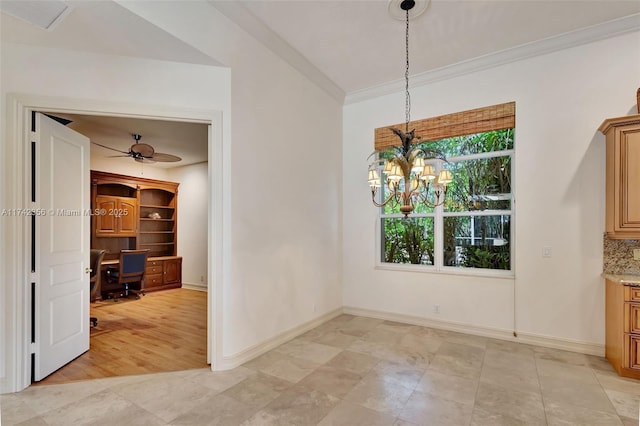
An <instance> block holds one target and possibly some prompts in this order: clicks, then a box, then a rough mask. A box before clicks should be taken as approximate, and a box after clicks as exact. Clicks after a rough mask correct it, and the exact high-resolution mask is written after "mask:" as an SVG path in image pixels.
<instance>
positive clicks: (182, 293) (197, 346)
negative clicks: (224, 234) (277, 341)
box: [39, 288, 207, 385]
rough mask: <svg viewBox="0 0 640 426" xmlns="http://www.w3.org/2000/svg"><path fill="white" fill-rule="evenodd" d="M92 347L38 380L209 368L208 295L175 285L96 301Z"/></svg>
mask: <svg viewBox="0 0 640 426" xmlns="http://www.w3.org/2000/svg"><path fill="white" fill-rule="evenodd" d="M91 316H92V317H97V318H98V326H97V327H95V328H91V340H90V345H91V347H90V349H89V351H88V352H85V353H84V354H83V355H81V356H80V357H78V358H76V359H75V360H74V361H72V362H70V363H69V364H67V365H66V366H64V367H62V368H61V369H59V370H58V371H56V372H54V373H53V374H51V375H50V376H49V377H47V378H46V379H45V380H43V381H41V382H39V384H47V385H49V384H54V383H67V382H71V381H76V380H87V379H97V378H102V377H113V376H128V375H134V374H145V373H157V372H162V371H177V370H187V369H193V368H205V367H206V366H207V293H205V292H201V291H195V290H187V289H183V288H180V289H175V290H165V291H158V292H155V293H147V295H146V296H143V297H141V298H140V299H139V300H136V299H133V298H131V299H128V300H121V301H119V302H113V301H111V300H108V301H104V302H97V303H92V304H91Z"/></svg>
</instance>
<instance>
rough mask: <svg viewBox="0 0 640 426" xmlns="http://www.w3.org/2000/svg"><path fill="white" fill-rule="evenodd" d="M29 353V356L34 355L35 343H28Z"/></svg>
mask: <svg viewBox="0 0 640 426" xmlns="http://www.w3.org/2000/svg"><path fill="white" fill-rule="evenodd" d="M29 353H30V354H35V353H36V342H31V343H29Z"/></svg>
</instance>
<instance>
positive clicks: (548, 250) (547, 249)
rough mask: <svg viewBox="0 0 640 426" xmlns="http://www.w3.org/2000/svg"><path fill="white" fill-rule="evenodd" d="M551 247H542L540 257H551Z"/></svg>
mask: <svg viewBox="0 0 640 426" xmlns="http://www.w3.org/2000/svg"><path fill="white" fill-rule="evenodd" d="M551 253H552V251H551V247H542V257H551Z"/></svg>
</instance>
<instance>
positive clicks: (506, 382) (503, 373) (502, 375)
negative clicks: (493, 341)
mask: <svg viewBox="0 0 640 426" xmlns="http://www.w3.org/2000/svg"><path fill="white" fill-rule="evenodd" d="M506 366H507V368H504V367H500V366H492V365H487V364H486V363H485V365H483V366H482V371H481V373H480V381H481V382H484V383H491V384H494V385H499V386H503V387H507V388H512V389H516V390H525V391H531V392H540V382H539V381H538V374H537V373H536V370H535V368H534V369H533V372H531V371H530V370H526V369H523V370H518V369H517V368H513V367H512V366H509V365H508V364H507V365H506Z"/></svg>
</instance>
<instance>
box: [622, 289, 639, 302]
mask: <svg viewBox="0 0 640 426" xmlns="http://www.w3.org/2000/svg"><path fill="white" fill-rule="evenodd" d="M624 300H625V301H627V302H640V287H635V286H628V285H626V286H624Z"/></svg>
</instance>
